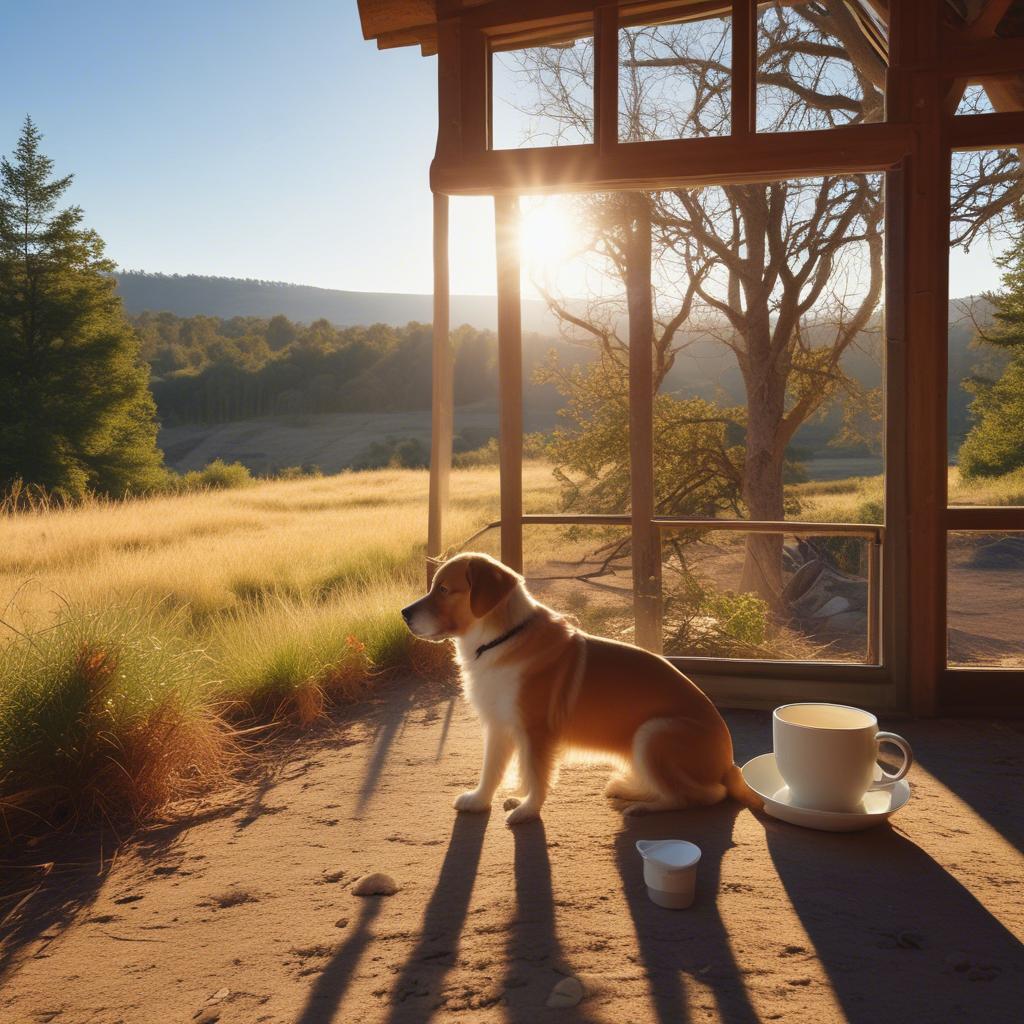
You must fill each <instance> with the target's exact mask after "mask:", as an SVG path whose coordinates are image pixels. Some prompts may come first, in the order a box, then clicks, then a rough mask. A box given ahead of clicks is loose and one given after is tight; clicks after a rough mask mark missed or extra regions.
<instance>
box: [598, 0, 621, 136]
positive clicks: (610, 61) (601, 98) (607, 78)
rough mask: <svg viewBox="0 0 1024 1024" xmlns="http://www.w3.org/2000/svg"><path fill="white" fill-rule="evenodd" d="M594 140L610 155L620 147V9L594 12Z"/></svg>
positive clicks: (609, 5) (609, 8)
mask: <svg viewBox="0 0 1024 1024" xmlns="http://www.w3.org/2000/svg"><path fill="white" fill-rule="evenodd" d="M594 141H595V142H596V143H597V148H598V149H599V150H601V151H602V152H603V153H608V152H609V151H610V150H611V149H613V148H614V147H615V146H617V145H618V144H619V9H618V7H616V6H615V5H614V4H608V5H607V6H604V7H599V8H598V9H597V10H596V11H595V12H594Z"/></svg>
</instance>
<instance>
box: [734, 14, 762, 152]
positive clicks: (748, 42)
mask: <svg viewBox="0 0 1024 1024" xmlns="http://www.w3.org/2000/svg"><path fill="white" fill-rule="evenodd" d="M756 57H757V4H756V2H755V0H733V5H732V134H733V136H734V137H746V136H747V135H750V134H751V133H752V132H753V131H755V130H756V119H757V104H756V96H755V85H754V82H755V78H754V61H755V60H756Z"/></svg>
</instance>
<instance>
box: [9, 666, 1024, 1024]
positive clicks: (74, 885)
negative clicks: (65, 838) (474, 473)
mask: <svg viewBox="0 0 1024 1024" xmlns="http://www.w3.org/2000/svg"><path fill="white" fill-rule="evenodd" d="M727 718H728V721H729V723H730V725H731V727H732V729H733V732H734V737H735V741H736V748H737V759H738V760H740V761H743V760H746V759H747V758H749V757H752V756H754V755H755V754H758V753H761V752H763V751H764V750H767V749H769V748H770V745H771V743H770V720H769V716H768V715H767V714H766V713H760V712H729V713H727ZM886 725H887V727H889V728H896V729H897V731H900V732H902V733H904V734H905V735H906V736H907V737H908V738H909V739H910V740H911V742H912V743H913V744H914V746H915V750H916V752H917V755H918V764H917V765H916V766H915V767H914V769H913V771H912V773H911V781H912V785H913V789H914V795H913V799H912V800H911V802H910V803H909V804H908V806H907V807H906V808H905V809H904V810H903V811H901V812H900V814H899V815H898V816H896V817H895V818H894V819H893V822H892V825H891V827H882V828H878V829H874V830H872V831H869V832H864V833H857V834H846V835H836V834H827V833H820V832H812V831H808V830H803V829H800V828H797V827H795V826H791V825H787V824H783V823H781V822H777V821H774V820H773V819H770V818H764V817H759V816H755V815H754V814H751V813H750V812H749V811H746V810H740V809H738V807H737V806H736V805H734V804H731V803H726V804H721V805H719V806H717V807H714V808H708V809H702V810H696V811H689V812H682V813H677V814H663V815H656V816H651V817H648V818H643V819H633V820H624V819H623V818H622V817H621V816H620V815H619V814H617V813H616V812H615V811H613V810H612V808H611V807H610V806H609V805H608V804H607V802H606V801H605V800H604V799H603V798H602V797H601V795H600V792H601V788H602V786H603V782H604V779H605V777H606V775H607V771H606V769H603V768H601V767H599V766H595V765H570V766H567V767H566V768H565V769H564V770H563V772H562V776H561V779H560V782H559V785H558V786H557V787H556V789H555V790H554V793H553V795H552V797H551V799H550V801H549V803H548V805H547V807H546V810H545V814H544V820H543V823H540V822H535V823H532V824H527V825H523V826H520V827H518V828H517V829H516V830H511V829H509V828H507V827H506V826H505V824H504V821H503V815H502V813H501V811H500V808H498V807H496V808H495V810H494V811H493V812H492V813H491V814H490V816H489V817H488V816H486V815H465V814H464V815H458V816H457V815H456V814H455V813H454V811H453V810H452V809H451V801H452V798H453V797H454V796H455V795H456V794H457V793H459V792H461V791H462V790H463V789H465V788H468V787H469V786H471V785H472V784H473V783H474V782H475V774H476V770H477V764H478V759H479V756H480V748H481V741H480V735H479V730H478V728H477V726H476V724H475V721H474V719H473V717H472V715H471V713H470V712H469V710H468V709H467V708H466V707H465V706H464V705H463V703H462V702H461V700H460V699H459V698H458V697H457V696H456V695H455V694H454V693H452V692H450V691H446V690H440V691H438V690H435V691H432V692H431V691H429V690H428V689H426V688H424V687H423V686H422V684H420V685H416V686H413V685H398V684H395V685H392V686H391V687H389V688H388V689H386V690H385V691H382V692H381V694H380V697H379V699H378V701H377V702H376V703H375V704H373V705H371V706H369V707H363V708H360V709H357V710H356V711H355V712H353V713H352V714H351V715H350V716H349V717H348V718H347V719H346V720H343V721H342V720H339V721H336V722H334V723H331V724H330V725H329V726H325V727H324V729H323V730H322V731H321V732H320V734H319V735H318V736H316V737H314V738H313V739H312V740H306V741H304V742H302V743H301V744H296V745H295V746H294V747H293V748H292V750H291V754H290V756H286V757H284V758H283V760H282V762H281V766H280V768H279V769H278V770H277V771H275V772H274V773H273V774H272V775H270V776H268V777H267V778H265V779H264V780H263V781H262V782H261V783H260V784H259V785H256V786H245V787H239V788H238V789H237V790H236V791H234V792H232V793H230V794H225V795H221V796H220V797H218V798H217V799H216V800H212V801H209V802H208V803H207V804H206V805H205V806H203V807H201V808H199V809H197V810H196V813H195V816H194V818H193V819H192V820H191V821H190V822H188V823H186V824H177V825H171V826H167V827H163V828H159V829H154V830H152V831H150V832H148V833H147V834H145V835H144V836H143V837H142V838H141V840H139V841H138V842H135V843H133V844H132V845H131V846H130V847H129V848H126V849H123V850H121V851H120V852H119V854H118V855H117V857H116V858H115V859H114V860H113V863H111V862H110V858H109V850H108V851H107V853H106V857H105V859H104V861H103V863H102V865H101V866H98V862H97V859H96V854H97V849H96V844H95V843H94V842H93V843H90V842H84V841H83V842H82V843H81V844H79V845H76V846H75V847H73V848H72V847H70V846H65V847H64V848H63V849H62V850H61V851H60V856H61V858H62V861H63V862H64V863H63V866H59V867H57V868H55V869H54V870H53V871H52V872H51V873H50V875H49V876H48V878H47V880H46V883H45V884H44V885H43V887H42V888H41V889H40V890H39V891H38V892H35V894H34V895H31V896H30V898H29V899H28V900H27V901H26V902H25V903H24V904H23V905H22V908H21V911H20V915H19V918H18V922H17V927H16V929H15V930H14V931H13V932H12V933H10V934H9V935H8V936H7V937H6V942H5V944H4V946H3V947H2V959H0V981H2V985H0V1021H3V1022H4V1024H22V1022H26V1024H32V1022H49V1021H54V1022H57V1024H73V1022H97V1024H99V1022H102V1024H108V1022H109V1024H113V1022H124V1024H129V1022H130V1024H136V1022H145V1024H150V1022H164V1021H170V1022H173V1021H182V1022H187V1021H189V1020H193V1019H194V1020H199V1021H208V1022H209V1021H214V1020H218V1019H219V1020H220V1021H223V1022H224V1024H235V1022H239V1024H241V1022H245V1024H255V1022H265V1024H270V1022H278V1024H284V1022H291V1024H323V1022H327V1021H338V1022H340V1021H356V1022H360V1024H369V1022H377V1021H381V1022H388V1024H398V1022H421V1021H428V1020H436V1021H450V1020H458V1021H466V1022H474V1024H475V1022H478V1021H479V1022H491V1021H503V1022H514V1024H518V1022H521V1024H535V1022H536V1024H543V1022H548V1021H552V1022H553V1021H560V1022H561V1021H588V1022H590V1021H592V1022H595V1024H596V1022H609V1024H611V1022H637V1024H646V1022H659V1024H669V1022H672V1024H677V1022H683V1021H701V1022H703V1021H724V1022H730V1024H752V1022H755V1021H766V1020H783V1021H795V1022H801V1024H803V1022H809V1021H813V1022H815V1024H825V1022H828V1021H842V1020H848V1021H853V1022H864V1024H868V1022H870V1024H878V1022H909V1021H913V1022H915V1024H933V1022H934V1024H944V1022H947V1021H969V1022H975V1021H978V1022H985V1024H1003V1022H1006V1024H1009V1022H1010V1021H1019V1020H1020V1019H1021V1016H1020V1013H1021V1011H1020V998H1021V992H1022V991H1024V947H1022V945H1021V942H1020V938H1021V936H1022V934H1024V898H1022V897H1024V892H1022V888H1024V886H1022V879H1024V859H1022V857H1021V854H1020V850H1021V841H1022V837H1024V801H1021V799H1020V793H1021V783H1022V780H1024V743H1022V732H1021V728H1020V727H1019V726H1014V725H1011V724H1006V723H989V722H943V721H930V722H923V721H921V722H914V721H900V722H889V723H886ZM642 837H648V838H653V837H680V838H687V839H690V840H692V841H694V842H696V843H698V844H699V845H700V846H701V848H702V850H703V853H704V856H703V860H702V862H701V870H700V878H699V884H698V900H697V903H696V904H695V905H694V907H693V908H692V909H690V910H687V911H669V910H663V909H661V908H658V907H656V906H654V905H653V904H652V903H650V902H649V901H648V899H647V896H646V893H645V889H644V886H643V881H642V874H641V864H640V858H639V856H638V854H637V853H636V850H635V842H636V840H637V839H638V838H642ZM52 856H53V852H52V851H49V852H48V851H45V850H42V849H39V850H36V851H31V852H30V853H29V855H28V859H29V860H31V859H33V858H34V859H35V860H36V861H40V860H44V859H47V858H48V857H52ZM69 860H70V861H74V862H76V863H75V864H73V865H72V866H68V864H67V862H68V861H69ZM369 871H386V872H389V873H391V874H392V875H393V876H394V878H395V880H396V881H397V883H398V887H399V888H398V892H397V893H395V894H394V895H392V896H390V897H370V898H360V897H357V896H355V895H353V894H352V892H351V885H352V883H353V882H354V880H355V879H357V878H358V877H359V876H361V875H363V874H364V873H366V872H369ZM4 874H5V875H6V876H7V881H6V883H5V884H6V885H7V886H8V887H9V888H10V887H13V888H14V889H15V890H17V888H18V886H21V887H22V888H26V891H28V892H31V889H30V888H28V886H29V883H30V881H31V880H32V879H33V878H35V877H37V876H38V871H37V870H36V871H35V873H33V869H30V868H29V866H28V864H27V862H24V861H23V862H20V863H17V864H7V865H5V870H4ZM570 974H572V975H575V976H577V977H578V978H580V979H581V980H582V982H583V985H584V988H585V993H586V994H585V997H584V999H583V1001H582V1002H581V1003H580V1004H579V1005H578V1006H576V1007H574V1008H563V1009H549V1008H546V1006H545V1003H546V1000H547V998H548V996H549V994H550V992H551V989H552V987H553V986H554V985H555V984H556V983H557V982H558V981H559V980H560V979H561V978H562V977H564V976H565V975H570Z"/></svg>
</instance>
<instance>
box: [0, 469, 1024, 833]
mask: <svg viewBox="0 0 1024 1024" xmlns="http://www.w3.org/2000/svg"><path fill="white" fill-rule="evenodd" d="M427 479H428V478H427V473H426V472H425V471H422V470H380V471H375V472H367V473H342V474H340V475H337V476H330V477H305V478H300V479H294V480H277V481H268V482H260V481H256V482H252V483H250V485H249V486H245V487H240V488H236V489H225V490H209V491H204V492H198V493H188V494H180V495H165V496H159V497H153V498H148V499H139V500H133V501H126V502H111V501H101V500H90V501H87V502H86V503H84V504H83V505H80V506H77V507H67V508H52V509H45V508H43V509H39V510H36V511H30V512H18V513H8V514H4V515H0V620H2V621H0V821H2V822H4V823H5V824H6V826H7V827H8V828H9V829H18V828H22V827H24V825H25V823H26V822H32V821H37V822H41V823H45V824H46V825H48V826H53V825H59V824H61V823H63V822H68V821H75V820H79V819H80V818H83V817H88V818H95V817H97V816H99V817H107V818H110V819H111V820H115V819H124V818H129V819H136V820H137V819H140V818H145V817H147V816H148V815H151V814H152V813H153V812H154V811H156V810H157V809H159V808H160V807H162V806H163V805H165V804H166V803H167V802H168V801H169V800H172V799H174V798H176V797H180V796H182V795H185V794H189V793H192V792H196V791H199V790H201V789H203V788H205V787H208V786H209V785H210V784H211V783H213V782H216V781H217V780H218V779H220V778H222V777H224V776H225V775H226V774H228V773H230V771H231V770H232V769H233V766H234V765H235V764H236V763H237V761H238V759H239V758H241V757H244V751H245V749H246V743H247V740H246V737H247V736H249V735H251V730H253V729H257V730H262V729H265V727H266V724H267V723H278V722H282V721H287V722H291V723H297V724H300V725H301V724H307V723H309V722H311V721H312V720H314V719H316V718H317V717H318V716H319V715H320V714H321V713H322V712H323V711H324V709H325V708H326V707H328V706H330V705H331V704H334V703H337V702H347V701H352V700H355V699H358V697H359V696H360V695H361V694H362V693H364V692H365V689H366V687H367V686H369V685H372V681H373V679H374V678H375V677H377V676H378V675H379V674H380V673H383V672H388V671H398V670H401V671H421V672H423V673H425V674H427V675H434V676H436V675H438V674H439V673H441V672H443V671H445V670H446V668H447V657H448V655H447V653H446V649H445V648H443V647H439V646H437V645H427V644H423V643H420V642H417V641H414V640H413V638H412V637H411V636H410V635H409V633H408V632H407V630H406V629H405V626H404V624H403V622H402V619H401V616H400V614H399V609H400V608H401V607H402V606H403V605H405V604H406V603H408V602H409V601H410V600H411V599H412V598H413V597H414V596H416V595H417V594H418V593H419V592H421V590H422V587H423V584H424V574H425V568H424V567H425V548H424V536H425V523H426V498H427ZM950 488H951V494H952V495H953V496H954V498H955V499H957V500H964V496H966V497H967V498H968V499H969V500H971V501H974V502H991V503H994V504H1005V503H1010V502H1019V501H1020V500H1021V496H1022V495H1024V475H1022V474H1015V475H1014V476H1013V477H1012V478H1011V477H1007V478H1001V479H1000V480H998V481H993V482H992V483H991V484H990V485H988V487H987V490H984V491H983V490H979V489H978V488H977V487H975V488H973V489H972V490H970V491H967V490H966V489H965V488H964V486H963V485H961V483H960V481H959V479H958V477H957V476H956V471H955V470H954V471H951V481H950ZM524 492H525V502H526V507H527V509H528V510H531V511H541V510H551V509H555V508H557V507H558V485H557V483H556V481H555V480H554V479H553V477H552V474H551V470H550V467H549V466H547V465H546V464H544V463H541V462H533V463H528V464H527V466H526V467H525V469H524ZM791 494H792V496H793V497H794V498H797V499H798V501H799V503H800V516H801V518H806V519H817V520H822V521H850V520H856V521H862V522H864V521H878V517H879V516H881V512H882V509H881V480H880V478H855V479H850V480H845V481H831V482H828V483H804V484H798V485H795V486H794V487H792V488H791ZM497 514H498V488H497V470H496V468H494V467H493V466H482V467H475V468H467V469H460V470H456V471H455V472H454V473H453V479H452V508H451V515H450V519H449V522H448V526H447V538H446V539H447V541H448V542H449V543H450V544H457V543H460V542H461V541H463V540H464V539H465V538H467V537H469V536H470V535H471V534H473V533H474V532H475V531H477V530H478V529H479V528H480V527H481V526H482V525H484V524H485V523H486V522H488V521H490V520H493V519H495V518H497ZM592 541H593V537H592V536H590V537H587V538H583V539H582V540H580V539H578V538H577V540H576V542H575V545H576V549H578V550H582V547H586V545H587V544H588V543H590V542H592ZM495 542H496V537H495V536H494V534H491V535H488V537H486V538H484V539H481V541H478V542H476V543H474V547H483V548H484V549H486V550H492V551H493V550H494V547H495ZM527 542H528V544H527V560H528V563H530V564H532V565H534V566H537V565H542V564H547V563H550V562H551V560H552V559H558V558H563V559H564V557H565V554H566V551H567V550H569V549H570V548H572V546H573V545H572V544H571V543H568V541H567V537H566V535H565V531H563V530H560V529H558V528H542V529H538V530H537V531H531V532H530V533H529V534H528V537H527ZM528 569H529V565H528ZM548 586H551V585H550V584H549V585H548ZM557 586H558V587H559V588H560V589H559V590H558V591H557V592H558V594H559V596H560V597H561V598H562V599H563V600H564V602H565V603H564V604H563V605H560V606H563V607H567V610H570V611H574V612H576V613H577V614H579V613H580V612H581V611H582V610H584V609H583V606H582V604H579V603H577V605H576V606H575V607H574V606H573V601H574V599H576V598H578V597H579V595H578V593H574V592H573V591H574V588H573V587H572V585H571V581H570V582H569V583H563V584H558V585H557ZM576 589H577V590H578V588H576ZM601 611H602V609H601V607H600V606H599V605H596V606H595V608H594V610H593V615H594V616H596V619H595V621H596V622H597V623H598V624H599V622H600V614H601ZM605 611H606V612H607V609H605Z"/></svg>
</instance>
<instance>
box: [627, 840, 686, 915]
mask: <svg viewBox="0 0 1024 1024" xmlns="http://www.w3.org/2000/svg"><path fill="white" fill-rule="evenodd" d="M636 848H637V849H638V850H639V851H640V856H641V857H643V859H644V881H645V882H646V883H647V895H648V896H650V897H651V899H652V900H653V901H654V902H655V903H657V904H658V906H659V907H668V908H669V909H670V910H685V909H686V908H687V907H689V906H691V905H692V903H693V898H694V894H695V892H696V888H697V864H698V863H699V862H700V847H699V846H696V845H694V844H693V843H688V842H686V841H685V840H684V839H639V840H637V844H636Z"/></svg>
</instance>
